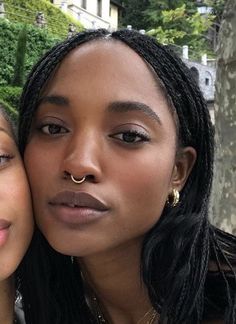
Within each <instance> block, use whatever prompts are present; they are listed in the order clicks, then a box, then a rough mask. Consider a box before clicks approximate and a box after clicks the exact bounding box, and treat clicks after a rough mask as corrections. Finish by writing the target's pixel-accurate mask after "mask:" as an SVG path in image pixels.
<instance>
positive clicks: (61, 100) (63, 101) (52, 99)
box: [37, 95, 70, 107]
mask: <svg viewBox="0 0 236 324" xmlns="http://www.w3.org/2000/svg"><path fill="white" fill-rule="evenodd" d="M44 103H50V104H52V105H57V106H62V107H63V106H69V104H70V101H69V99H68V98H66V97H63V96H57V95H56V96H44V97H41V98H40V99H39V101H38V103H37V105H38V106H39V105H41V104H44Z"/></svg>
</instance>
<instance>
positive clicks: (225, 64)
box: [211, 0, 236, 234]
mask: <svg viewBox="0 0 236 324" xmlns="http://www.w3.org/2000/svg"><path fill="white" fill-rule="evenodd" d="M215 128H216V143H217V145H216V147H217V149H216V151H217V152H216V165H215V179H214V187H213V195H212V210H211V211H212V215H211V218H212V221H213V223H214V224H215V225H216V226H218V227H220V228H222V229H223V230H225V231H227V232H231V233H234V234H236V1H235V0H229V1H228V2H227V4H226V7H225V10H224V15H223V21H222V26H221V29H220V35H219V46H218V64H217V78H216V105H215Z"/></svg>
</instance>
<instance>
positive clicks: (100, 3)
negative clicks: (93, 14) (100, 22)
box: [97, 0, 102, 17]
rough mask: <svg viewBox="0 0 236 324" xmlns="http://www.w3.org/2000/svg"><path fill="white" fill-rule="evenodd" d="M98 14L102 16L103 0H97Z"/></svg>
mask: <svg viewBox="0 0 236 324" xmlns="http://www.w3.org/2000/svg"><path fill="white" fill-rule="evenodd" d="M97 15H98V16H99V17H102V0H98V2H97Z"/></svg>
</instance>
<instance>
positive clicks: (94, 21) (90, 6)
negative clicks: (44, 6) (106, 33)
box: [51, 0, 122, 31]
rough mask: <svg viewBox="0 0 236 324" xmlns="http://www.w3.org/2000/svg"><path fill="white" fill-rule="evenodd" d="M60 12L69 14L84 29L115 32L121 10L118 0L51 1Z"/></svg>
mask: <svg viewBox="0 0 236 324" xmlns="http://www.w3.org/2000/svg"><path fill="white" fill-rule="evenodd" d="M51 2H52V3H53V4H54V5H55V6H57V7H59V8H61V10H62V11H64V12H67V13H70V14H71V15H72V16H73V17H74V18H75V19H78V20H79V21H80V22H81V23H82V24H83V26H84V27H85V28H87V29H97V28H106V29H108V30H111V31H113V30H116V29H117V28H118V19H119V15H120V12H121V9H122V6H121V1H119V0H64V1H61V0H51Z"/></svg>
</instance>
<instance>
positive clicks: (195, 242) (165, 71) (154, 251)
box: [19, 30, 236, 324]
mask: <svg viewBox="0 0 236 324" xmlns="http://www.w3.org/2000/svg"><path fill="white" fill-rule="evenodd" d="M96 40H100V41H110V42H112V41H114V40H116V41H120V42H123V43H125V44H126V45H127V46H129V47H130V48H132V49H133V50H134V51H135V52H136V53H138V54H139V55H140V57H142V58H143V59H144V60H145V62H146V63H147V64H148V65H149V66H151V67H152V69H153V70H154V71H155V74H156V78H157V81H158V82H161V83H162V85H163V88H164V91H165V94H166V96H167V97H168V98H170V100H171V102H172V105H171V106H172V108H173V109H174V110H175V111H176V114H177V117H178V118H177V119H178V121H177V123H178V127H177V128H178V134H177V135H178V138H179V145H181V146H192V147H194V148H195V150H196V152H197V160H196V163H195V165H194V167H193V170H192V172H191V174H190V176H189V179H188V181H187V183H186V185H185V187H184V188H183V190H182V191H181V198H180V199H181V203H180V204H179V205H178V206H177V207H175V208H169V207H168V206H167V207H165V209H164V210H163V213H162V216H161V219H160V220H159V221H158V223H157V224H156V225H155V226H154V227H153V228H152V229H151V230H150V232H149V233H147V234H146V237H145V240H144V244H143V248H142V262H141V272H142V276H143V281H144V283H145V284H146V286H147V288H148V291H149V296H150V300H151V302H152V304H153V306H154V307H155V308H156V309H157V311H158V312H159V313H160V315H161V319H160V323H168V324H190V323H191V324H197V323H200V322H201V321H202V320H203V319H211V318H213V319H218V318H220V319H223V320H224V321H225V323H227V324H235V323H236V318H235V317H236V315H235V314H236V275H235V271H234V268H233V267H234V266H235V263H236V238H235V237H234V236H232V235H230V234H226V233H224V232H222V231H220V230H219V229H216V228H215V227H214V226H212V225H211V224H210V223H209V220H208V205H209V197H210V192H211V186H212V177H213V159H214V140H213V138H214V134H213V127H212V124H211V121H210V117H209V112H208V108H207V106H206V103H205V101H204V99H203V96H202V94H201V92H200V90H199V88H198V86H197V84H196V83H195V81H194V80H193V78H192V76H191V73H190V71H189V69H188V68H187V67H186V66H185V64H184V63H183V62H182V61H181V59H180V58H178V57H177V56H176V55H175V54H174V53H173V51H172V50H171V49H170V48H169V47H168V46H163V45H161V44H158V43H157V42H156V40H154V39H153V38H150V37H148V36H146V35H141V34H140V33H138V32H136V31H129V30H121V31H117V32H113V33H112V34H109V33H108V31H106V30H96V31H86V32H82V33H79V34H77V35H75V36H74V37H72V38H70V39H68V40H66V41H65V42H63V43H60V44H58V45H56V46H55V47H54V48H52V49H51V50H50V51H49V52H48V53H47V54H46V55H45V56H44V57H43V58H42V59H41V60H40V61H39V62H38V64H36V66H35V67H34V68H33V70H32V72H31V74H30V75H29V77H28V80H27V82H26V84H25V87H24V90H23V94H22V97H21V104H20V116H19V145H20V151H21V153H22V155H23V154H24V149H25V147H26V145H27V139H28V136H29V132H30V127H31V123H32V119H33V116H34V113H35V111H36V109H37V106H38V101H39V97H40V93H41V91H42V89H43V88H44V87H45V85H46V84H47V80H48V79H49V77H50V76H51V74H52V72H53V71H54V70H55V68H56V67H57V66H58V64H60V62H62V60H63V59H64V58H65V56H66V55H67V54H68V53H69V52H70V51H72V50H73V49H74V48H76V47H78V46H81V45H82V44H84V43H87V42H93V41H96ZM147 208H148V207H147ZM210 263H212V264H213V268H214V269H215V271H213V272H212V273H211V272H210V271H209V264H210ZM19 275H20V278H21V287H22V294H23V301H24V307H25V314H26V320H27V323H30V324H42V323H43V324H49V323H50V324H52V323H53V324H80V323H84V324H88V323H95V322H96V320H95V319H94V318H93V317H92V315H91V313H90V311H89V309H88V307H87V305H86V302H85V296H84V290H83V283H82V279H81V276H80V271H79V268H78V266H75V265H73V264H72V263H71V260H70V257H68V256H64V255H61V254H59V253H57V252H56V251H54V250H53V249H52V248H51V247H50V246H49V244H48V243H47V242H46V240H45V238H44V237H43V236H42V234H41V233H40V232H39V231H38V230H37V229H36V232H35V235H34V239H33V242H32V245H31V248H30V249H29V251H28V254H27V255H26V257H25V260H24V263H23V266H22V268H21V269H20V271H19ZM215 286H217V287H218V286H219V287H218V288H219V291H217V292H216V293H215V292H214V289H215Z"/></svg>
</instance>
